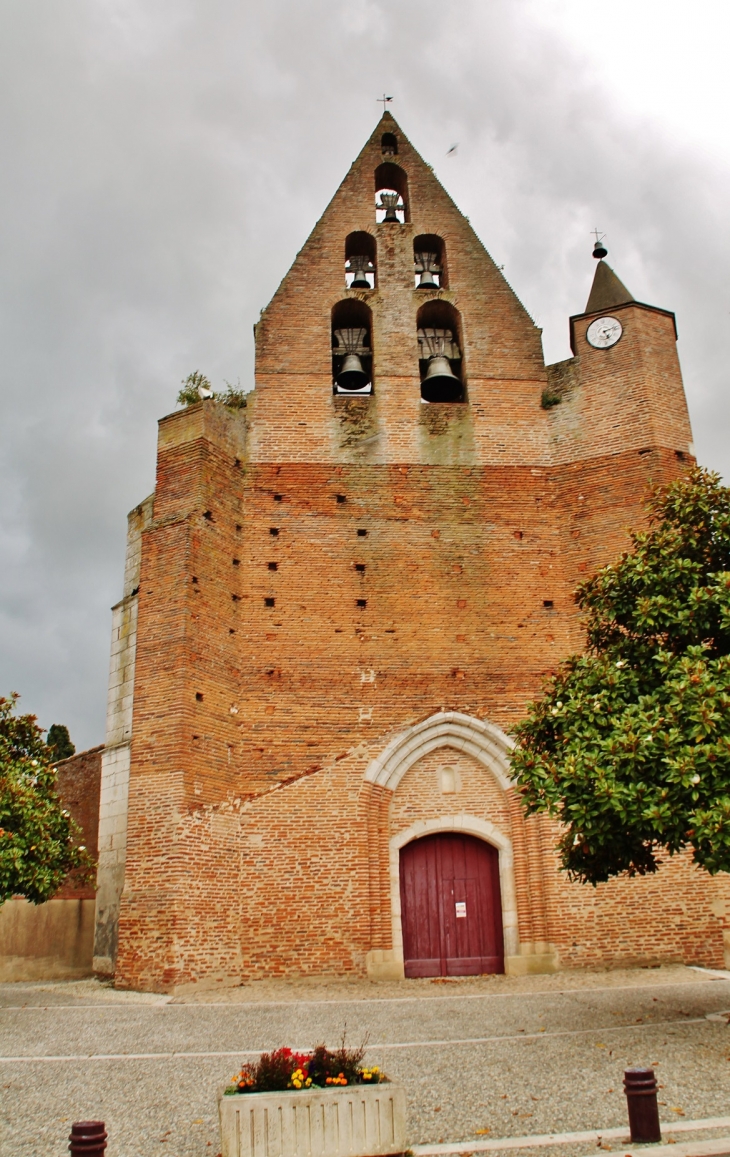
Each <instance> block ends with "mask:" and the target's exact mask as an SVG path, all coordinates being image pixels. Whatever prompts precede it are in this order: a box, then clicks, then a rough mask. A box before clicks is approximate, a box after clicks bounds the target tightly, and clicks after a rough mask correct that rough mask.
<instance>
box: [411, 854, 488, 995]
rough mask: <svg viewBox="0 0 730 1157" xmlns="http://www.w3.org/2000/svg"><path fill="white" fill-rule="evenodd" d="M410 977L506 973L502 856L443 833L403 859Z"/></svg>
mask: <svg viewBox="0 0 730 1157" xmlns="http://www.w3.org/2000/svg"><path fill="white" fill-rule="evenodd" d="M400 896H401V913H402V920H403V955H404V959H405V973H406V976H476V975H478V974H479V973H482V972H503V971H504V945H503V940H502V900H501V895H500V890H499V854H498V852H497V849H496V848H493V847H492V845H491V844H487V843H485V842H484V841H483V840H477V839H475V838H474V837H473V836H462V835H457V834H456V833H454V832H443V833H438V834H437V835H433V836H424V838H423V839H421V840H414V841H413V843H412V844H406V846H405V847H404V848H402V849H401V853H400Z"/></svg>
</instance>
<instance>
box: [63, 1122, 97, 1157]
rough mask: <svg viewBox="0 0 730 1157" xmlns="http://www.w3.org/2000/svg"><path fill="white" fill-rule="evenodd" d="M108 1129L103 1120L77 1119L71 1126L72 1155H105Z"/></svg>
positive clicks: (85, 1156) (90, 1156)
mask: <svg viewBox="0 0 730 1157" xmlns="http://www.w3.org/2000/svg"><path fill="white" fill-rule="evenodd" d="M105 1149H106V1129H105V1128H104V1122H103V1121H75V1122H74V1124H73V1125H72V1126H71V1136H70V1137H69V1151H70V1153H71V1157H104V1150H105Z"/></svg>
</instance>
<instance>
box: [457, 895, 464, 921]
mask: <svg viewBox="0 0 730 1157" xmlns="http://www.w3.org/2000/svg"><path fill="white" fill-rule="evenodd" d="M460 916H464V917H465V916H466V904H465V902H464V901H463V900H457V901H456V918H457V920H458V919H459V917H460Z"/></svg>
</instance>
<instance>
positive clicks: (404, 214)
mask: <svg viewBox="0 0 730 1157" xmlns="http://www.w3.org/2000/svg"><path fill="white" fill-rule="evenodd" d="M375 220H376V221H377V222H378V223H379V224H380V223H382V222H384V223H386V224H393V225H398V224H400V225H402V224H403V223H404V222H405V221H407V220H408V177H407V176H406V174H405V172H404V170H403V169H401V167H400V165H394V164H393V162H392V161H384V162H383V164H382V165H378V167H377V169H376V170H375Z"/></svg>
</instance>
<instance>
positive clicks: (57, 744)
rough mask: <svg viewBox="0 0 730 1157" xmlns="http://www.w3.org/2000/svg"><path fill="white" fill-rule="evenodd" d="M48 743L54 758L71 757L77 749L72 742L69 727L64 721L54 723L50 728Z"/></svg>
mask: <svg viewBox="0 0 730 1157" xmlns="http://www.w3.org/2000/svg"><path fill="white" fill-rule="evenodd" d="M46 744H47V745H48V747H49V748H50V750H51V753H52V756H53V759H54V760H61V759H69V758H70V756H72V755H73V754H74V752H75V751H76V747H75V745H74V744H73V743H72V742H71V736H70V735H69V733H68V727H66V725H65V724H64V723H52V724H51V726H50V727H49V728H48V735H47V736H46Z"/></svg>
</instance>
